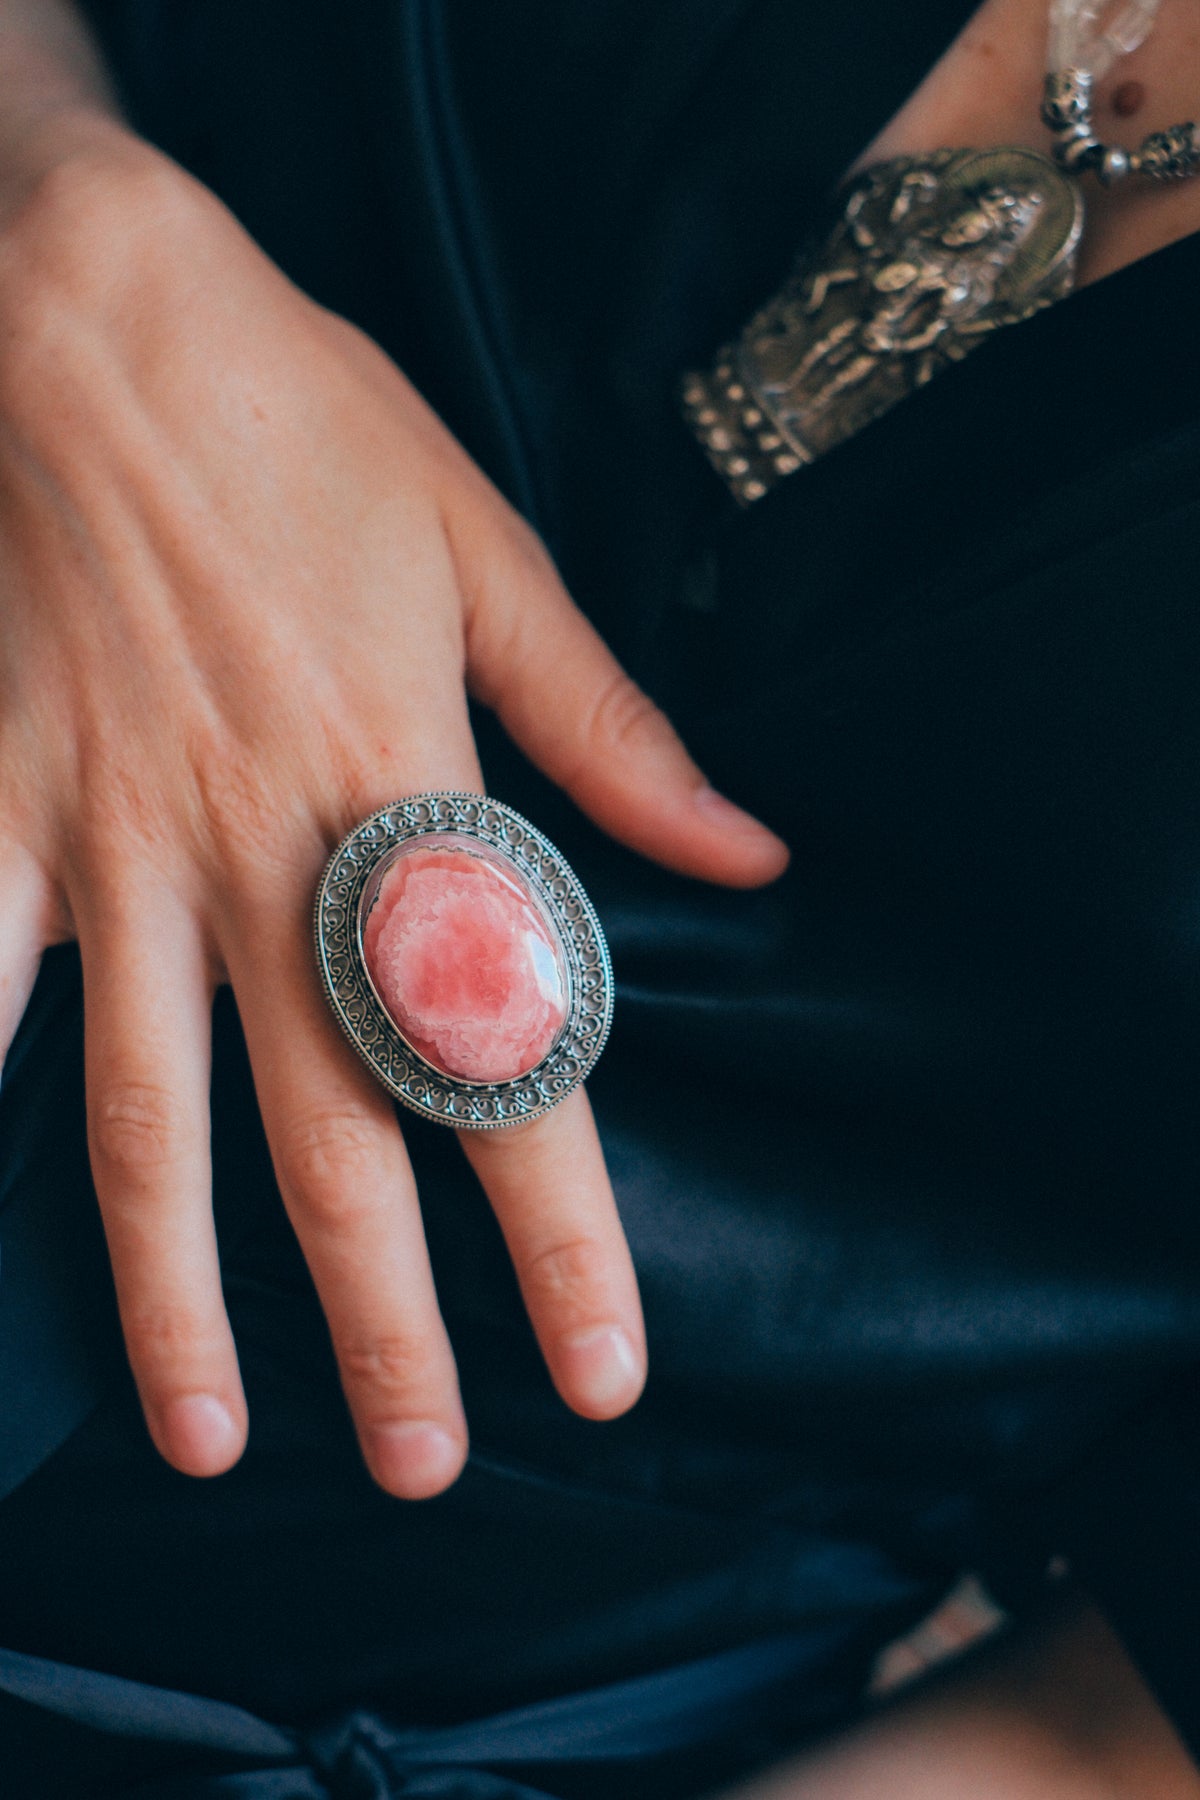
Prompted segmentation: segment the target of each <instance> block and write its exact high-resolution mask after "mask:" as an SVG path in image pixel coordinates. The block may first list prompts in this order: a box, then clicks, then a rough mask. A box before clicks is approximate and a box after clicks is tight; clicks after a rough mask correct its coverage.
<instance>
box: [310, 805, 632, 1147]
mask: <svg viewBox="0 0 1200 1800" xmlns="http://www.w3.org/2000/svg"><path fill="white" fill-rule="evenodd" d="M445 831H454V832H458V833H460V834H462V835H463V836H465V837H470V838H474V839H475V840H476V841H477V842H478V843H480V844H483V845H487V846H488V847H489V848H490V849H492V850H493V851H497V852H499V854H500V855H501V856H504V857H506V858H507V859H508V861H510V862H511V863H512V864H513V865H514V867H515V868H516V870H517V871H518V872H519V874H520V875H521V876H522V877H523V879H524V880H525V882H526V883H527V884H528V886H529V888H530V890H531V891H532V892H533V894H534V895H536V897H537V899H538V900H539V901H540V902H541V904H542V906H543V907H544V908H545V910H546V911H547V912H548V913H549V915H550V917H551V919H552V920H553V921H554V923H555V925H556V926H557V929H558V935H559V937H560V939H561V941H562V947H563V954H564V957H565V960H566V965H567V983H568V989H569V997H568V1007H567V1017H566V1021H565V1023H564V1025H563V1028H562V1030H561V1031H560V1032H559V1034H558V1037H557V1038H556V1039H555V1041H554V1044H553V1047H552V1048H551V1050H550V1051H549V1053H548V1054H547V1055H546V1056H545V1057H543V1059H542V1061H541V1062H540V1063H538V1065H537V1066H536V1068H534V1069H531V1070H530V1071H529V1072H528V1073H527V1074H525V1075H519V1076H517V1077H515V1079H513V1080H511V1081H495V1082H473V1081H460V1080H457V1079H456V1078H455V1077H453V1076H449V1075H446V1074H444V1073H443V1072H442V1071H441V1070H440V1069H436V1068H434V1066H433V1065H432V1063H429V1062H427V1061H426V1059H425V1058H424V1057H423V1056H421V1054H420V1053H419V1052H418V1051H416V1050H414V1049H413V1047H412V1045H411V1044H409V1043H408V1042H407V1040H406V1039H405V1038H404V1036H403V1035H402V1034H401V1032H400V1031H399V1030H398V1029H397V1027H396V1025H395V1023H394V1022H393V1020H392V1018H391V1017H390V1015H389V1014H388V1012H387V1011H386V1009H385V1008H384V1006H383V1003H382V1001H381V1000H380V999H379V997H378V995H377V994H376V992H375V988H374V986H373V984H372V982H371V979H370V976H369V975H368V973H367V968H366V963H365V962H364V960H363V953H362V942H361V934H360V928H359V911H360V906H359V903H360V900H361V898H362V892H363V888H364V887H365V885H366V883H367V882H368V881H369V880H370V878H371V875H372V873H373V872H374V870H375V869H376V868H377V867H378V865H379V863H380V862H381V861H382V859H383V858H384V857H385V856H386V855H388V853H389V852H390V851H392V850H394V849H395V848H396V847H397V846H398V845H400V844H403V843H408V842H410V841H412V840H413V839H414V838H420V837H425V836H428V835H431V834H433V833H435V832H445ZM314 925H315V932H316V944H317V966H318V968H319V969H320V972H321V979H322V982H323V984H324V988H325V993H326V996H327V998H328V1000H329V1003H330V1005H331V1006H332V1008H333V1013H334V1017H335V1018H336V1019H337V1022H338V1024H339V1025H340V1026H341V1028H342V1031H343V1032H344V1033H345V1035H346V1037H347V1038H348V1039H349V1040H350V1042H351V1044H352V1045H353V1046H354V1048H355V1050H357V1052H358V1054H359V1056H361V1058H362V1060H363V1061H364V1062H365V1063H366V1065H367V1067H368V1069H370V1071H371V1073H372V1075H374V1076H375V1078H376V1080H377V1081H379V1082H381V1083H382V1085H383V1086H384V1087H385V1088H386V1089H387V1091H388V1093H389V1094H391V1095H392V1096H393V1098H394V1099H396V1100H399V1101H400V1102H401V1104H402V1105H404V1106H407V1107H409V1108H411V1110H412V1111H413V1112H415V1113H419V1114H420V1115H421V1117H422V1118H425V1119H433V1120H436V1121H437V1122H438V1123H439V1124H442V1125H452V1126H457V1127H464V1126H466V1127H470V1128H472V1129H474V1130H483V1131H488V1130H495V1129H496V1128H498V1127H502V1126H505V1125H515V1124H519V1123H520V1122H521V1121H522V1120H529V1119H537V1118H540V1117H541V1116H542V1115H543V1114H544V1113H547V1112H549V1111H550V1109H551V1108H552V1107H554V1106H557V1105H558V1103H559V1101H560V1100H564V1099H565V1098H566V1096H567V1095H568V1094H569V1093H570V1092H571V1090H572V1088H574V1087H577V1086H578V1085H579V1083H580V1082H581V1081H582V1080H583V1079H584V1078H585V1076H586V1075H587V1074H588V1073H589V1072H590V1070H591V1069H592V1067H593V1065H594V1064H595V1062H596V1059H597V1057H598V1056H599V1055H600V1052H601V1051H602V1050H603V1048H604V1045H605V1041H606V1040H607V1037H608V1032H609V1026H610V1025H611V1023H612V1006H613V979H612V964H611V962H610V960H609V954H608V946H607V944H606V943H605V941H604V933H603V931H602V930H601V927H600V921H599V919H598V918H597V917H596V913H595V909H594V908H593V906H592V903H591V901H590V900H589V899H588V897H587V895H586V894H585V892H584V890H583V887H582V885H581V883H580V882H579V879H578V877H577V876H576V875H575V874H574V872H573V871H572V869H571V868H570V866H569V865H568V863H567V862H566V860H565V858H564V857H563V856H562V855H561V854H560V853H559V851H557V850H556V849H555V847H554V845H553V844H552V843H551V842H550V841H549V839H548V838H545V837H543V836H542V833H541V832H540V831H538V829H537V828H536V826H534V825H531V824H530V823H529V821H528V819H524V818H522V817H521V815H520V813H517V812H514V811H513V810H512V808H511V807H509V806H505V805H503V803H502V802H501V801H499V800H492V799H489V798H487V797H485V796H481V795H479V794H455V793H435V794H415V795H413V796H412V797H411V798H409V799H406V800H396V801H393V802H392V804H391V805H390V806H383V807H381V808H380V809H379V811H378V812H374V813H372V814H371V816H370V818H368V819H364V820H363V821H362V823H361V825H356V826H355V828H354V830H353V831H352V832H350V833H349V835H348V836H347V837H345V838H343V840H342V842H341V843H340V844H339V845H338V847H337V849H336V850H335V851H334V853H333V855H332V856H331V857H330V859H329V861H328V863H327V864H326V865H325V870H324V873H323V874H322V876H321V881H320V885H319V887H318V889H317V899H316V907H315V913H314Z"/></svg>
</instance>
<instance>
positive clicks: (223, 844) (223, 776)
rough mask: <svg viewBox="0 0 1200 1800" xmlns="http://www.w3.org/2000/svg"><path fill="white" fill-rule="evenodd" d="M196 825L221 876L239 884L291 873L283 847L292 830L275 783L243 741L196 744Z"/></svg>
mask: <svg viewBox="0 0 1200 1800" xmlns="http://www.w3.org/2000/svg"><path fill="white" fill-rule="evenodd" d="M193 779H194V781H195V787H196V795H197V803H198V810H199V815H200V829H201V834H202V836H203V839H204V841H205V844H206V847H207V849H208V850H209V852H210V854H211V856H212V858H213V860H214V861H215V862H216V864H217V867H218V868H219V869H220V870H221V872H222V874H223V876H224V877H225V878H226V879H227V880H229V881H231V882H232V883H234V884H236V885H237V886H239V887H244V886H246V885H247V884H250V885H259V884H260V883H262V882H264V881H266V882H268V883H270V884H272V885H273V884H274V880H275V878H276V877H277V876H278V875H280V874H284V875H286V876H289V877H290V876H292V875H293V874H294V872H295V871H294V868H293V865H292V859H291V856H290V854H289V852H288V850H287V849H286V848H285V849H284V850H283V853H282V855H281V851H280V846H281V845H282V846H286V845H288V844H290V841H291V833H290V832H288V831H281V830H280V826H281V824H283V823H286V821H285V818H284V814H285V810H286V809H285V807H284V806H283V804H281V801H280V797H279V793H278V790H277V788H276V786H275V784H273V783H271V782H269V781H268V780H267V779H266V778H265V776H264V763H263V759H261V758H259V757H257V756H254V755H251V754H249V753H248V752H247V751H246V750H245V749H244V748H243V747H242V746H239V745H236V744H229V743H224V742H222V743H217V744H212V745H206V746H203V747H197V749H196V750H195V751H194V756H193Z"/></svg>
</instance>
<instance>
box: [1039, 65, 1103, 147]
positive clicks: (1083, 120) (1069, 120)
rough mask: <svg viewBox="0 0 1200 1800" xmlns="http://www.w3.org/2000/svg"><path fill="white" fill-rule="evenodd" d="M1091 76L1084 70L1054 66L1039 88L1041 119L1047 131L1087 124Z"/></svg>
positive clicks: (1067, 129) (1088, 121)
mask: <svg viewBox="0 0 1200 1800" xmlns="http://www.w3.org/2000/svg"><path fill="white" fill-rule="evenodd" d="M1091 111H1092V77H1091V75H1090V74H1089V73H1088V71H1087V70H1086V69H1056V70H1053V71H1052V72H1051V73H1050V74H1049V75H1047V77H1046V81H1045V86H1044V88H1043V90H1042V118H1043V119H1044V120H1045V122H1046V124H1047V125H1048V126H1049V127H1050V129H1051V131H1070V130H1073V129H1074V128H1075V127H1077V126H1079V125H1085V126H1087V127H1088V129H1089V133H1090V127H1091Z"/></svg>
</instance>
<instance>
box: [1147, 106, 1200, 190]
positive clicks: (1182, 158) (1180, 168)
mask: <svg viewBox="0 0 1200 1800" xmlns="http://www.w3.org/2000/svg"><path fill="white" fill-rule="evenodd" d="M1138 167H1139V168H1140V170H1141V172H1142V174H1143V175H1149V176H1150V177H1151V178H1152V179H1153V180H1155V181H1182V180H1183V179H1184V178H1185V176H1188V175H1195V174H1196V173H1197V171H1198V170H1200V144H1198V143H1197V141H1196V127H1195V125H1194V124H1192V122H1191V120H1190V119H1189V120H1188V121H1187V123H1186V124H1183V125H1170V126H1168V127H1167V129H1166V131H1155V132H1152V133H1151V135H1150V136H1149V137H1148V138H1147V139H1146V141H1145V143H1144V144H1143V145H1142V147H1141V149H1140V150H1139V152H1138Z"/></svg>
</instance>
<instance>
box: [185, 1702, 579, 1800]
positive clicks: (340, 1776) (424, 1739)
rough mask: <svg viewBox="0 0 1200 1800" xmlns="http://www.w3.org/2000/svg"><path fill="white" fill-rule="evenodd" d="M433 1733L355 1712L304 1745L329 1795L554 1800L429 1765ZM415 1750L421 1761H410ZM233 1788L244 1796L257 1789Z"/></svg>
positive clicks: (333, 1798) (342, 1799)
mask: <svg viewBox="0 0 1200 1800" xmlns="http://www.w3.org/2000/svg"><path fill="white" fill-rule="evenodd" d="M436 1735H437V1734H432V1733H428V1734H427V1733H416V1732H396V1731H393V1730H389V1729H388V1728H387V1727H386V1726H385V1725H383V1724H382V1722H381V1721H380V1720H379V1719H377V1718H375V1717H374V1716H373V1715H372V1714H370V1713H365V1712H355V1713H351V1714H349V1715H348V1717H346V1718H345V1719H342V1720H339V1721H338V1722H337V1724H335V1725H333V1726H331V1727H328V1728H326V1729H324V1730H322V1731H317V1732H314V1733H312V1734H311V1735H310V1736H309V1737H308V1738H307V1740H306V1748H307V1750H308V1754H309V1757H310V1759H311V1763H312V1767H313V1770H314V1772H315V1773H316V1774H317V1775H318V1776H319V1778H320V1780H321V1781H322V1782H323V1784H324V1786H325V1790H326V1792H327V1793H328V1795H329V1800H554V1796H553V1795H550V1794H547V1793H546V1792H545V1790H544V1789H542V1788H531V1787H527V1786H526V1785H525V1784H524V1783H523V1782H516V1781H512V1780H510V1779H509V1778H508V1777H507V1776H504V1775H497V1774H494V1773H492V1771H491V1770H489V1769H480V1768H463V1767H459V1768H448V1767H446V1766H445V1765H444V1764H443V1765H442V1766H440V1767H430V1765H429V1763H428V1762H427V1761H426V1760H425V1758H426V1757H427V1756H428V1754H429V1750H430V1747H431V1745H430V1739H431V1738H434V1737H436ZM422 1749H423V1750H424V1752H425V1755H424V1756H421V1755H420V1752H421V1750H422ZM406 1752H407V1754H406ZM414 1754H415V1755H417V1756H419V1757H420V1760H418V1761H414V1760H413V1757H414ZM229 1791H230V1790H229V1786H228V1784H227V1783H226V1784H224V1785H221V1786H214V1787H213V1788H212V1794H213V1800H217V1796H218V1794H228V1793H229ZM237 1791H238V1792H239V1793H240V1792H244V1793H245V1794H246V1795H247V1797H248V1800H249V1796H251V1795H252V1794H253V1793H254V1792H255V1790H253V1789H245V1790H242V1789H238V1790H237ZM191 1792H192V1790H189V1796H190V1794H191ZM196 1792H197V1800H199V1790H197V1791H196ZM300 1792H301V1790H299V1789H297V1794H298V1795H299V1794H300ZM280 1800H282V1796H280Z"/></svg>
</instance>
